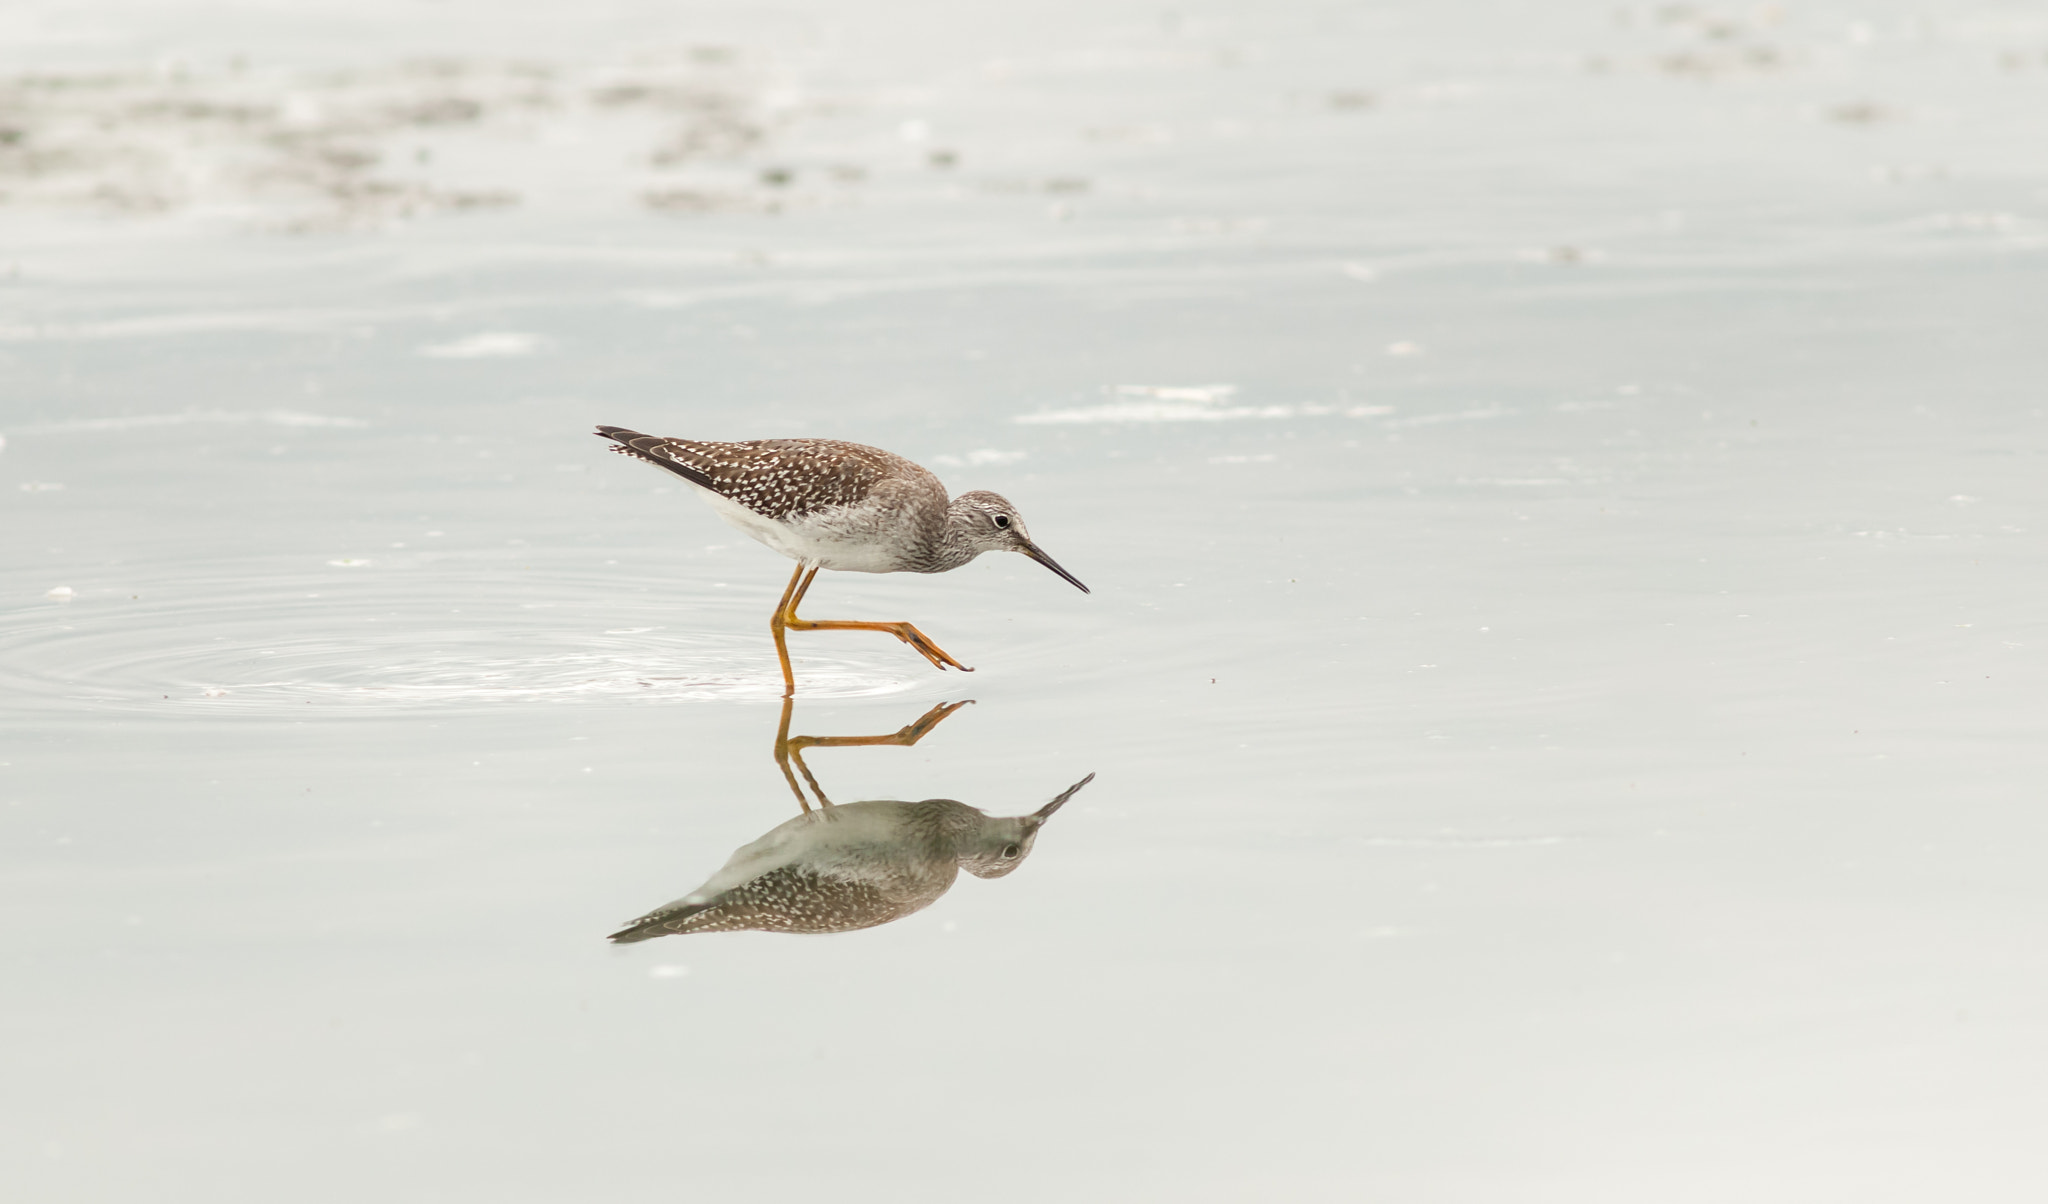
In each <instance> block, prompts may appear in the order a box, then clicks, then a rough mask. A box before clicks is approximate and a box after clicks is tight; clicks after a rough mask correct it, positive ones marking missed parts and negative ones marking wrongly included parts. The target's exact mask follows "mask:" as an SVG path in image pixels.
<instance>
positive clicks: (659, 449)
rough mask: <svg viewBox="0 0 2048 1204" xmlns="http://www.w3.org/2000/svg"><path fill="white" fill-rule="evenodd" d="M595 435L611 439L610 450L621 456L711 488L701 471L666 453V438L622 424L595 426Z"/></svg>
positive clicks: (709, 479)
mask: <svg viewBox="0 0 2048 1204" xmlns="http://www.w3.org/2000/svg"><path fill="white" fill-rule="evenodd" d="M597 435H598V437H599V438H601V439H609V440H611V441H612V444H613V447H612V450H613V451H615V452H617V453H619V454H620V455H622V456H631V457H633V458H634V459H635V460H645V461H647V462H648V463H649V464H653V465H656V466H657V467H660V468H666V469H668V470H669V471H670V472H672V473H674V474H676V475H677V476H679V477H681V478H683V479H684V480H685V481H688V482H690V483H691V484H692V485H702V486H703V487H704V488H706V489H712V484H711V478H710V477H708V476H705V475H704V474H703V473H702V472H699V471H698V470H697V469H695V468H692V467H690V466H689V465H688V464H683V463H681V462H679V461H677V460H675V459H674V458H672V457H671V456H670V455H669V454H668V449H667V448H666V447H665V446H664V445H665V444H666V443H668V440H666V439H662V438H658V437H656V436H654V435H643V434H641V433H640V432H639V431H636V430H630V429H628V428H626V427H623V426H600V427H598V428H597ZM714 492H715V490H714Z"/></svg>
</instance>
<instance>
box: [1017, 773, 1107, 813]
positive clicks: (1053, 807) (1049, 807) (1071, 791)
mask: <svg viewBox="0 0 2048 1204" xmlns="http://www.w3.org/2000/svg"><path fill="white" fill-rule="evenodd" d="M1094 780H1095V775H1094V774H1092V773H1091V774H1089V775H1088V776H1087V777H1085V778H1082V779H1081V780H1080V781H1078V782H1075V783H1074V784H1073V785H1071V786H1069V787H1067V788H1066V789H1065V790H1062V791H1060V796H1059V797H1058V798H1056V799H1054V800H1053V801H1051V802H1049V803H1047V804H1046V805H1045V806H1043V807H1040V808H1039V809H1038V810H1036V811H1033V812H1032V813H1031V818H1032V819H1035V820H1037V821H1038V822H1039V823H1041V824H1042V823H1044V822H1045V821H1046V820H1048V819H1051V818H1052V813H1053V812H1055V811H1057V810H1059V809H1060V807H1061V806H1062V805H1063V804H1064V803H1065V802H1066V801H1067V800H1068V799H1070V798H1073V797H1074V796H1075V795H1076V794H1079V793H1080V792H1081V787H1083V786H1086V785H1087V784H1088V783H1090V782H1092V781H1094Z"/></svg>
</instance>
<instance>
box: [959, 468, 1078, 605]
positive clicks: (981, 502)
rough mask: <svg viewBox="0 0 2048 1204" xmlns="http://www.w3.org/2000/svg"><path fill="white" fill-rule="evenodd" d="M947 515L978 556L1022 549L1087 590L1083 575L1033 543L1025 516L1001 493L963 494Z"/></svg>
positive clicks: (966, 543)
mask: <svg viewBox="0 0 2048 1204" xmlns="http://www.w3.org/2000/svg"><path fill="white" fill-rule="evenodd" d="M947 518H948V520H949V522H950V523H951V525H952V527H953V530H954V533H955V537H956V538H957V539H958V540H959V541H960V542H961V543H964V544H965V545H966V546H967V547H969V548H971V549H972V550H973V552H974V554H975V555H976V556H979V555H981V554H982V553H983V552H1022V553H1023V554H1024V555H1026V556H1029V557H1031V559H1033V560H1036V561H1037V562H1038V563H1040V564H1042V565H1044V566H1045V567H1047V568H1049V569H1051V570H1052V571H1053V572H1055V573H1058V574H1059V575H1060V576H1061V577H1063V578H1065V579H1066V580H1067V582H1068V584H1070V585H1072V586H1073V587H1074V588H1075V589H1078V590H1080V591H1081V592H1082V593H1084V594H1085V593H1087V592H1088V587H1087V586H1085V585H1082V584H1081V579H1080V578H1078V577H1076V576H1074V575H1073V574H1072V573H1069V572H1068V571H1067V570H1065V569H1063V568H1061V567H1060V566H1059V562H1058V561H1055V560H1054V559H1053V558H1052V557H1050V556H1047V555H1046V554H1045V552H1044V551H1043V550H1042V549H1041V548H1040V547H1039V546H1038V545H1037V544H1035V543H1032V542H1031V533H1030V532H1028V531H1026V530H1025V529H1024V516H1023V515H1021V514H1019V513H1017V508H1016V507H1015V506H1013V505H1011V504H1010V499H1008V498H1006V497H1004V496H1003V495H1002V494H1000V493H990V492H989V491H988V490H986V489H977V490H975V491H973V492H972V493H963V494H961V495H960V496H959V497H956V498H954V499H953V504H952V505H951V506H950V507H948V508H947Z"/></svg>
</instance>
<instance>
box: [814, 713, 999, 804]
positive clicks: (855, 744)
mask: <svg viewBox="0 0 2048 1204" xmlns="http://www.w3.org/2000/svg"><path fill="white" fill-rule="evenodd" d="M972 701H974V700H973V699H971V698H970V699H968V700H966V701H965V702H942V703H939V704H938V705H937V706H935V707H933V708H932V709H931V710H929V711H926V712H925V713H924V714H923V715H920V716H919V717H918V718H917V719H915V720H913V721H912V722H910V723H906V724H904V725H903V726H902V727H900V728H898V729H897V730H896V731H894V732H891V733H890V734H888V735H886V736H791V735H790V734H789V715H790V710H791V705H790V700H789V699H787V698H784V699H783V700H782V726H781V728H779V729H778V730H777V731H776V733H775V763H776V764H777V765H778V766H780V767H781V768H782V776H783V778H784V779H785V780H786V781H788V783H789V788H790V790H792V791H794V792H795V794H796V801H797V802H798V803H799V804H800V805H802V807H803V809H804V810H806V811H809V810H810V809H811V804H810V802H809V801H808V800H807V799H805V798H804V792H803V790H802V789H801V788H799V787H798V786H797V784H796V774H797V773H801V774H803V775H804V781H806V782H808V783H810V786H811V792H812V793H814V794H816V795H817V796H818V802H819V803H821V804H823V805H824V806H827V807H829V806H831V805H832V800H831V799H828V798H826V797H825V792H824V791H823V790H821V789H819V788H818V779H817V778H815V777H813V776H811V769H810V766H808V765H805V764H804V750H805V749H807V748H864V747H869V746H872V745H877V744H893V745H896V746H897V747H900V748H908V747H910V746H911V745H913V744H916V743H917V742H918V741H919V740H922V739H924V738H925V737H926V736H927V735H929V734H931V731H932V729H933V728H935V727H937V726H939V724H941V723H943V722H945V719H946V716H948V715H950V714H952V713H953V712H954V711H957V710H959V709H960V708H961V707H964V706H966V705H967V704H968V703H969V702H972ZM791 762H795V764H796V773H792V772H791V771H790V763H791Z"/></svg>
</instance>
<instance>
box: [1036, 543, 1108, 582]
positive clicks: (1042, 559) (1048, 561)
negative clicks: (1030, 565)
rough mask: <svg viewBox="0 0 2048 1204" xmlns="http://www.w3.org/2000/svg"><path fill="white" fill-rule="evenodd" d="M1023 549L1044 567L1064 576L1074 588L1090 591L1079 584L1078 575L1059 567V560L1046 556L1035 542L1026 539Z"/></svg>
mask: <svg viewBox="0 0 2048 1204" xmlns="http://www.w3.org/2000/svg"><path fill="white" fill-rule="evenodd" d="M1023 551H1024V554H1025V555H1026V556H1029V557H1031V559H1033V560H1036V561H1037V562H1038V563H1040V564H1042V565H1044V566H1045V567H1047V568H1049V569H1051V570H1052V571H1053V572H1055V573H1058V574H1059V575H1060V576H1062V577H1064V578H1066V579H1067V583H1068V584H1070V585H1072V586H1073V587H1074V588H1075V589H1077V590H1080V591H1081V592H1082V593H1084V594H1085V593H1089V592H1091V591H1090V590H1089V588H1088V587H1087V586H1085V585H1083V584H1081V579H1080V578H1079V577H1076V576H1074V575H1073V574H1072V573H1070V572H1068V571H1067V570H1065V569H1063V568H1061V567H1060V562H1059V561H1057V560H1054V559H1053V558H1052V557H1050V556H1047V555H1046V554H1045V551H1044V549H1042V548H1040V547H1039V546H1038V545H1037V544H1035V543H1030V542H1028V541H1027V542H1026V543H1025V544H1024V548H1023Z"/></svg>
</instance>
